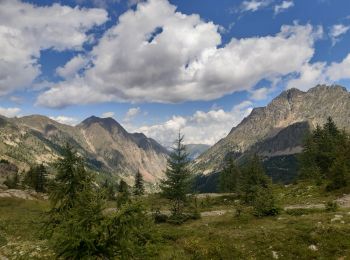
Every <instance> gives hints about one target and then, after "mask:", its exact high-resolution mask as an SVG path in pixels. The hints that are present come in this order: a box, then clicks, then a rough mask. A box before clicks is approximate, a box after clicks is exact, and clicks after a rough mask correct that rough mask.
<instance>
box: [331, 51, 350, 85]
mask: <svg viewBox="0 0 350 260" xmlns="http://www.w3.org/2000/svg"><path fill="white" fill-rule="evenodd" d="M327 77H328V78H329V80H330V81H333V82H334V81H338V80H341V79H349V78H350V54H348V55H347V56H346V57H345V58H344V59H343V60H342V61H341V62H339V63H338V62H333V63H331V64H330V65H329V67H328V68H327Z"/></svg>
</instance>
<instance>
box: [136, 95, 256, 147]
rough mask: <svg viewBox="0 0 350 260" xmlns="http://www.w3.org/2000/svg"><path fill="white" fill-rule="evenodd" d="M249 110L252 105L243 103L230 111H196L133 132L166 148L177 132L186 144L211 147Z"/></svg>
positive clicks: (247, 102)
mask: <svg viewBox="0 0 350 260" xmlns="http://www.w3.org/2000/svg"><path fill="white" fill-rule="evenodd" d="M251 110H252V103H251V102H250V101H244V102H242V103H240V104H238V105H236V106H235V107H233V109H232V110H231V111H224V110H223V109H217V110H210V111H208V112H203V111H196V112H195V113H194V114H193V115H191V116H188V117H183V116H173V117H172V118H171V119H170V120H168V121H166V122H164V123H161V124H156V125H150V126H142V127H139V128H137V129H133V130H134V131H137V132H143V133H144V134H146V135H147V136H149V137H152V138H154V139H155V140H157V141H158V142H160V143H161V144H163V145H164V146H166V147H170V146H171V145H172V144H173V140H174V139H175V137H176V135H177V133H178V131H179V130H181V132H182V133H183V134H184V135H185V142H186V143H188V144H190V143H204V144H209V145H212V144H214V143H216V142H217V141H218V140H219V139H221V138H223V137H225V136H226V135H227V134H228V133H229V131H230V130H231V129H232V127H233V126H236V125H237V124H238V123H239V122H240V121H241V120H242V119H243V117H245V116H247V115H248V114H249V113H250V112H251Z"/></svg>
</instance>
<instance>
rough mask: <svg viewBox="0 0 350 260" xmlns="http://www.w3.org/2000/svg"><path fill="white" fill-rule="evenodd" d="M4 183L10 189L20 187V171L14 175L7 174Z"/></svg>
mask: <svg viewBox="0 0 350 260" xmlns="http://www.w3.org/2000/svg"><path fill="white" fill-rule="evenodd" d="M4 184H5V185H6V186H7V188H9V189H18V188H19V187H20V186H19V175H18V173H15V174H14V176H12V177H9V176H7V177H6V180H5V181H4Z"/></svg>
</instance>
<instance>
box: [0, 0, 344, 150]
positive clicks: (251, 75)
mask: <svg viewBox="0 0 350 260" xmlns="http://www.w3.org/2000/svg"><path fill="white" fill-rule="evenodd" d="M0 24H1V26H0V36H1V37H0V47H1V48H2V50H3V51H2V53H0V102H1V103H0V113H1V114H3V115H6V116H10V117H11V116H23V115H28V114H43V115H46V116H49V117H52V118H54V119H56V120H58V121H60V122H63V123H68V124H76V123H78V122H80V121H81V120H83V119H84V118H86V117H88V116H90V115H96V116H105V117H106V116H112V117H114V118H115V119H116V120H117V121H118V122H120V123H121V124H122V125H123V126H124V127H125V128H126V129H127V130H129V131H142V132H144V133H145V134H146V135H148V136H151V137H153V138H155V139H156V140H158V141H159V142H161V143H162V144H164V145H168V143H169V140H172V139H173V136H174V134H175V133H176V132H177V131H178V129H179V128H180V129H182V131H183V132H184V133H185V136H186V138H187V142H188V143H207V144H213V143H215V142H216V141H218V140H219V139H220V138H222V137H224V136H225V135H226V134H227V133H228V132H229V130H230V129H231V128H232V127H233V126H235V125H236V124H237V123H239V122H240V121H241V120H242V118H243V117H245V116H247V115H248V114H249V113H250V111H251V109H252V108H253V107H257V106H264V105H266V104H267V103H268V102H269V101H271V99H272V98H274V97H275V96H277V95H278V94H279V93H280V92H281V91H283V90H285V89H287V88H291V87H296V88H299V89H301V90H304V91H307V90H308V89H309V88H311V87H313V86H315V85H316V84H319V83H327V84H333V83H339V84H343V85H344V86H346V87H347V88H348V89H349V86H350V84H349V83H350V81H349V79H350V55H349V53H350V45H349V43H350V1H348V0H333V1H332V0H309V1H305V0H243V1H232V0H231V1H229V0H220V1H217V0H187V1H183V0H176V1H175V0H174V1H172V0H170V1H167V0H148V1H137V0H62V1H43V0H40V1H39V0H28V1H19V0H0ZM348 55H349V56H348Z"/></svg>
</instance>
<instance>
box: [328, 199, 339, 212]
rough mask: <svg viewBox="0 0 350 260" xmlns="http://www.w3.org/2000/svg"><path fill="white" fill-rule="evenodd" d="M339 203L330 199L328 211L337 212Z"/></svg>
mask: <svg viewBox="0 0 350 260" xmlns="http://www.w3.org/2000/svg"><path fill="white" fill-rule="evenodd" d="M338 207H339V206H338V203H337V202H335V201H328V202H327V204H326V211H331V212H335V211H337V209H338Z"/></svg>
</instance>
